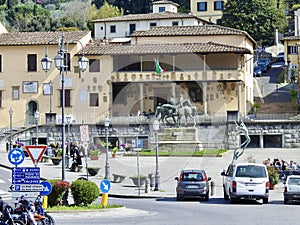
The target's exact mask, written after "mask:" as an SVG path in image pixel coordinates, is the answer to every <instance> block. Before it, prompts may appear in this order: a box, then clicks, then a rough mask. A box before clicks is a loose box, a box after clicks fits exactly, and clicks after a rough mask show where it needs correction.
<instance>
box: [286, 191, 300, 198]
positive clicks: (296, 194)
mask: <svg viewBox="0 0 300 225" xmlns="http://www.w3.org/2000/svg"><path fill="white" fill-rule="evenodd" d="M284 198H286V199H289V200H300V193H299V192H285V193H284Z"/></svg>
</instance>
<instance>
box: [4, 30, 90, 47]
mask: <svg viewBox="0 0 300 225" xmlns="http://www.w3.org/2000/svg"><path fill="white" fill-rule="evenodd" d="M89 32H90V31H70V32H11V33H2V34H0V46H18V45H20V46H21V45H45V44H47V43H48V44H50V45H51V44H56V45H57V41H58V39H59V38H61V36H62V33H64V37H65V42H66V43H67V42H69V43H76V42H77V41H78V40H79V39H81V38H82V37H84V36H86V35H87V34H88V33H89Z"/></svg>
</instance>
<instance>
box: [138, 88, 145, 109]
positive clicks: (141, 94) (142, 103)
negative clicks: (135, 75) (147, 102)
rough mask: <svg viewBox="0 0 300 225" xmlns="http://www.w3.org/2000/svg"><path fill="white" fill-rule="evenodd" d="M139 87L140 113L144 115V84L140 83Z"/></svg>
mask: <svg viewBox="0 0 300 225" xmlns="http://www.w3.org/2000/svg"><path fill="white" fill-rule="evenodd" d="M139 87H140V96H141V98H140V111H141V113H143V112H144V111H145V110H144V83H139Z"/></svg>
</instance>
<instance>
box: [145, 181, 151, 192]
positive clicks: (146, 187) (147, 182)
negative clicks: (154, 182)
mask: <svg viewBox="0 0 300 225" xmlns="http://www.w3.org/2000/svg"><path fill="white" fill-rule="evenodd" d="M149 192H150V179H149V178H146V184H145V193H149Z"/></svg>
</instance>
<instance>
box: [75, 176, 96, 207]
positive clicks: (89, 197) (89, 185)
mask: <svg viewBox="0 0 300 225" xmlns="http://www.w3.org/2000/svg"><path fill="white" fill-rule="evenodd" d="M71 192H72V195H73V199H74V204H75V205H77V206H81V205H83V206H87V205H89V204H91V203H93V202H94V201H95V200H96V199H97V198H98V197H99V194H100V190H99V188H98V186H97V185H96V184H95V183H94V182H92V181H87V180H76V181H73V182H72V184H71Z"/></svg>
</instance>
